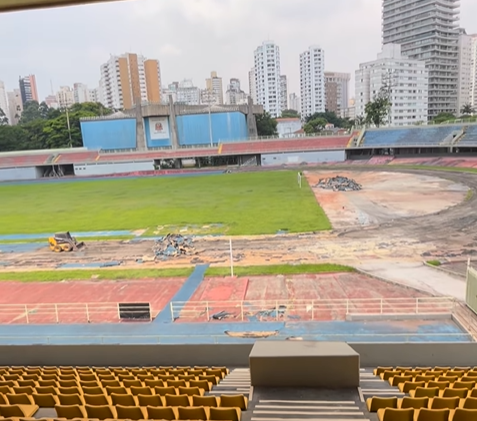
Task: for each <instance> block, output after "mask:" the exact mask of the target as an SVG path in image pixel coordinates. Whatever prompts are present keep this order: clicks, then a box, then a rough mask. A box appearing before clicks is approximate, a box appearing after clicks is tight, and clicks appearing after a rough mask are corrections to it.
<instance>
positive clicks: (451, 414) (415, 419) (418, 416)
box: [378, 408, 477, 421]
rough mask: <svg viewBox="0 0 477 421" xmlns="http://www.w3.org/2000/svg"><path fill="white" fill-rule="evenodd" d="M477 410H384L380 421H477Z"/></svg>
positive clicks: (381, 411)
mask: <svg viewBox="0 0 477 421" xmlns="http://www.w3.org/2000/svg"><path fill="white" fill-rule="evenodd" d="M476 416H477V409H465V408H457V409H427V408H422V409H413V408H402V409H396V408H382V409H379V410H378V420H379V421H475V420H476V419H477V418H476Z"/></svg>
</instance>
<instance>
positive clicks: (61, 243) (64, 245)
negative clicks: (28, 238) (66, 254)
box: [48, 232, 84, 253]
mask: <svg viewBox="0 0 477 421" xmlns="http://www.w3.org/2000/svg"><path fill="white" fill-rule="evenodd" d="M48 244H49V245H50V250H51V251H54V252H56V253H61V252H62V251H73V250H78V249H80V248H81V247H83V246H84V243H83V242H80V243H78V241H76V238H74V237H73V236H72V235H71V234H70V233H69V232H60V233H57V234H55V235H54V237H50V238H48Z"/></svg>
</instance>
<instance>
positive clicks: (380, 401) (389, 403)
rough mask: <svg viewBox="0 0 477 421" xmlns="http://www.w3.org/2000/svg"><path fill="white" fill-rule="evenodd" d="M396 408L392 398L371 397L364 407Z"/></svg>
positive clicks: (395, 402)
mask: <svg viewBox="0 0 477 421" xmlns="http://www.w3.org/2000/svg"><path fill="white" fill-rule="evenodd" d="M224 397H225V396H221V398H220V401H221V402H220V406H223V404H222V399H223V398H224ZM397 406H398V398H397V397H395V396H393V397H391V398H381V397H377V396H373V397H372V398H368V399H366V407H367V408H368V411H369V412H377V411H378V409H381V408H397Z"/></svg>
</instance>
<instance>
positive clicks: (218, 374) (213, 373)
mask: <svg viewBox="0 0 477 421" xmlns="http://www.w3.org/2000/svg"><path fill="white" fill-rule="evenodd" d="M205 374H206V375H207V376H215V377H217V378H218V379H219V380H222V379H223V378H224V377H225V375H224V373H223V371H222V370H220V369H217V370H216V369H213V368H209V369H207V370H205Z"/></svg>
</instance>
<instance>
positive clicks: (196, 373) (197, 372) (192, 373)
mask: <svg viewBox="0 0 477 421" xmlns="http://www.w3.org/2000/svg"><path fill="white" fill-rule="evenodd" d="M187 374H188V375H190V376H194V377H199V376H202V375H203V374H204V370H198V369H195V368H192V369H190V370H188V371H187Z"/></svg>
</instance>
